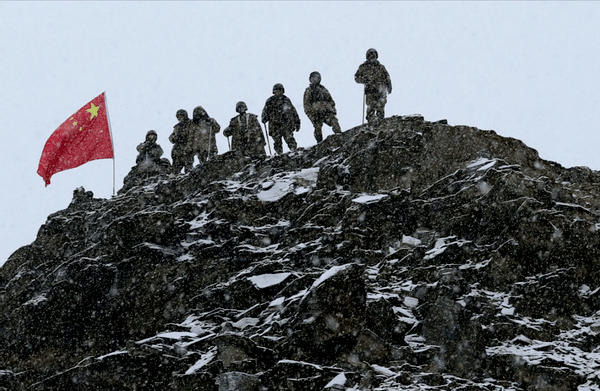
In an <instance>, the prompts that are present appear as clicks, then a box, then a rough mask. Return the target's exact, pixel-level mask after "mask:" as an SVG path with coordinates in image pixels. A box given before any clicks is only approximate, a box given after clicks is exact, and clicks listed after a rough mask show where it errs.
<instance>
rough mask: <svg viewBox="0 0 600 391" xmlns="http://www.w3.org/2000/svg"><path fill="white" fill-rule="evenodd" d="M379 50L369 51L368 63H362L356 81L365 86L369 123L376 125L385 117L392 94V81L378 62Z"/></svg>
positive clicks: (355, 77) (355, 76)
mask: <svg viewBox="0 0 600 391" xmlns="http://www.w3.org/2000/svg"><path fill="white" fill-rule="evenodd" d="M377 57H378V54H377V50H375V49H369V50H367V61H365V62H364V63H362V64H361V65H360V66H359V67H358V70H357V71H356V74H355V75H354V80H355V81H356V82H357V83H359V84H364V85H365V100H366V103H367V122H368V123H369V124H376V123H377V122H379V121H380V120H382V119H383V118H384V117H385V104H386V103H387V95H388V94H391V93H392V81H391V80H390V75H389V73H388V71H387V70H386V69H385V67H384V66H383V65H382V64H381V63H380V62H379V61H378V60H377Z"/></svg>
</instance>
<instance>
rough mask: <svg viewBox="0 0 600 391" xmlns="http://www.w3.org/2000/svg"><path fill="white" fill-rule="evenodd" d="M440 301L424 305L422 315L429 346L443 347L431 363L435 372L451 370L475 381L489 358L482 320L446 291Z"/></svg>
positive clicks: (438, 298)
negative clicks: (487, 356)
mask: <svg viewBox="0 0 600 391" xmlns="http://www.w3.org/2000/svg"><path fill="white" fill-rule="evenodd" d="M436 293H439V294H438V295H437V298H435V299H431V301H429V302H427V303H426V304H423V305H422V306H423V307H425V308H421V309H420V312H421V313H422V314H425V315H424V316H425V317H424V319H423V320H422V334H423V337H424V338H425V339H426V340H427V342H428V343H430V344H433V345H437V346H439V348H440V350H439V353H438V354H437V355H436V356H435V357H434V362H432V363H431V365H432V369H433V370H436V371H439V372H445V371H449V372H450V373H454V374H456V375H458V376H461V377H466V378H473V377H475V376H476V375H477V374H478V372H479V371H480V369H481V367H482V365H483V364H484V361H485V358H486V352H485V345H484V343H483V336H482V332H481V329H482V328H481V324H480V323H479V321H477V320H474V319H472V318H471V314H470V313H469V312H468V311H466V310H465V309H464V308H463V306H462V305H460V304H459V303H457V302H456V301H455V300H453V299H452V298H451V297H452V296H450V295H447V294H446V293H445V292H444V291H443V290H440V292H436Z"/></svg>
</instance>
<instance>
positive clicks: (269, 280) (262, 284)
mask: <svg viewBox="0 0 600 391" xmlns="http://www.w3.org/2000/svg"><path fill="white" fill-rule="evenodd" d="M291 274H292V273H273V274H261V275H258V276H252V277H248V280H250V282H252V283H253V284H254V286H256V287H257V288H258V289H264V288H267V287H270V286H273V285H277V284H279V283H281V282H283V281H284V280H285V279H286V278H288V277H289V276H290V275H291Z"/></svg>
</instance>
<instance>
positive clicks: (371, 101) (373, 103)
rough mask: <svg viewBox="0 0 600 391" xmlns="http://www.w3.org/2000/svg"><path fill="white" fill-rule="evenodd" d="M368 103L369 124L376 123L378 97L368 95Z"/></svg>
mask: <svg viewBox="0 0 600 391" xmlns="http://www.w3.org/2000/svg"><path fill="white" fill-rule="evenodd" d="M366 103H367V122H368V123H369V124H371V123H373V122H375V121H376V113H375V110H376V107H377V96H376V95H374V94H371V93H370V94H367V96H366Z"/></svg>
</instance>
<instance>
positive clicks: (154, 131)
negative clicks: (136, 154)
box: [146, 130, 158, 141]
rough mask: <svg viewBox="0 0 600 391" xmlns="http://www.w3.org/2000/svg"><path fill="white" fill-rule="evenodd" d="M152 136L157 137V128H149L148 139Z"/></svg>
mask: <svg viewBox="0 0 600 391" xmlns="http://www.w3.org/2000/svg"><path fill="white" fill-rule="evenodd" d="M150 136H154V139H157V138H158V134H157V133H156V130H149V131H148V133H146V141H148V139H149V138H150Z"/></svg>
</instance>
